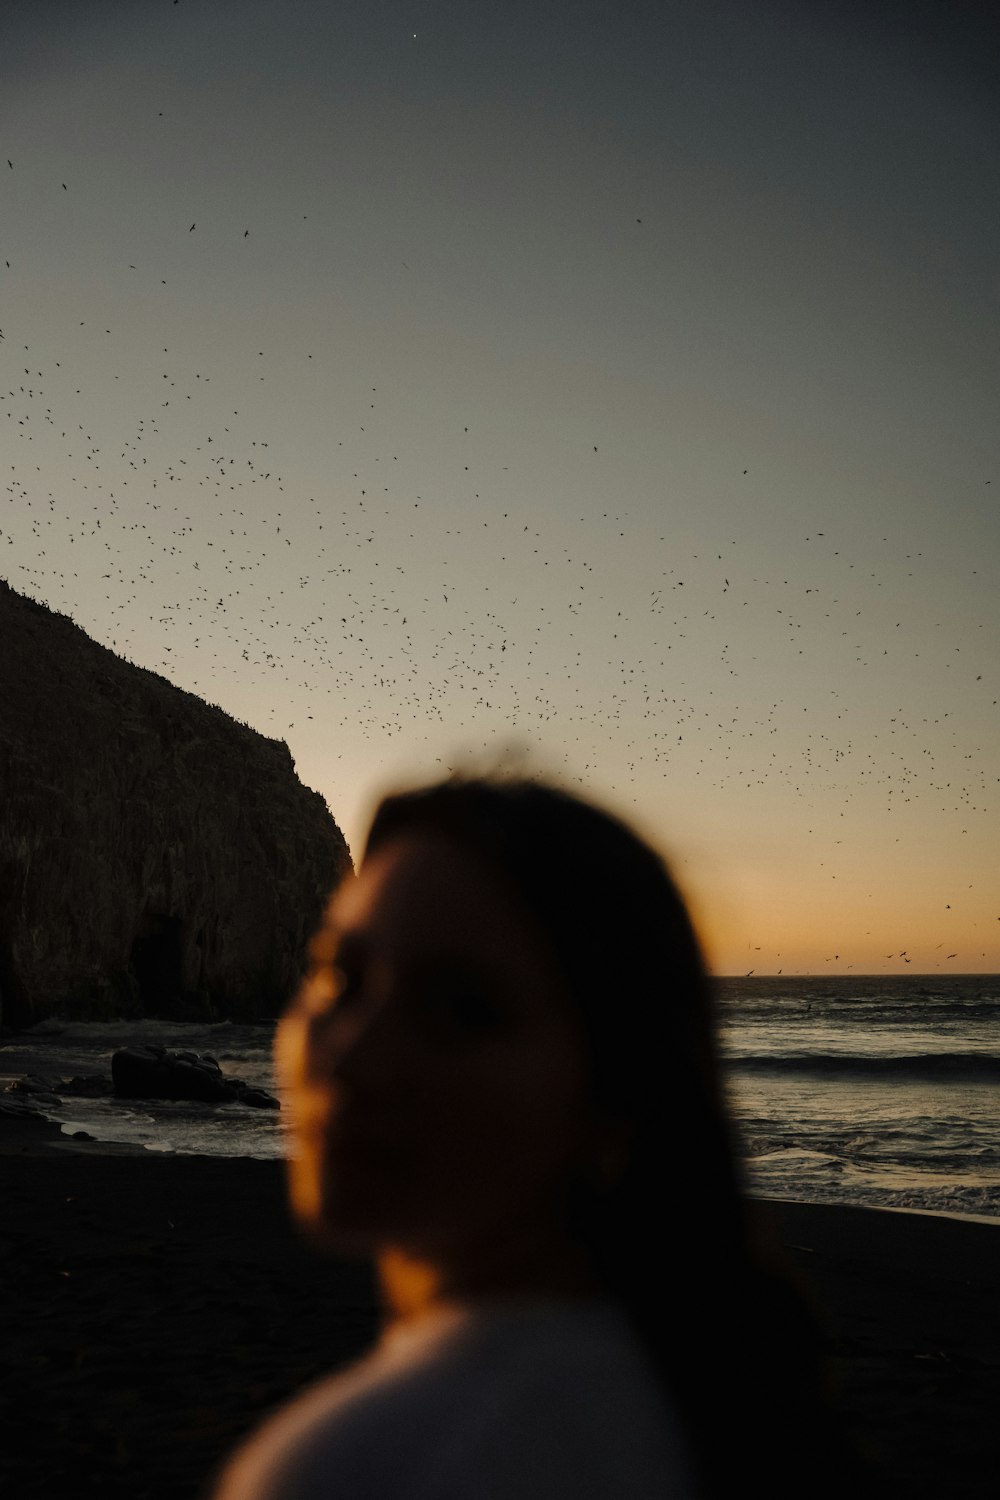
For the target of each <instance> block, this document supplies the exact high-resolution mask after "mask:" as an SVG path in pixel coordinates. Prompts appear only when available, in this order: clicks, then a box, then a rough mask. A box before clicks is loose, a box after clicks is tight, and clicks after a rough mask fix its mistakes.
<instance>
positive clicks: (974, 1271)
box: [0, 1119, 1000, 1500]
mask: <svg viewBox="0 0 1000 1500" xmlns="http://www.w3.org/2000/svg"><path fill="white" fill-rule="evenodd" d="M0 1178H2V1201H3V1203H4V1224H3V1228H2V1230H0V1253H2V1257H3V1276H4V1290H5V1296H4V1298H3V1329H2V1338H0V1359H2V1361H3V1381H2V1394H0V1401H2V1406H0V1413H2V1426H3V1430H4V1433H5V1438H4V1441H3V1443H2V1444H0V1489H2V1491H3V1492H4V1493H10V1494H12V1495H14V1494H16V1495H18V1496H19V1497H25V1500H27V1497H39V1500H41V1497H44V1500H62V1497H63V1496H67V1497H68V1496H70V1495H78V1494H81V1493H95V1494H100V1495H102V1496H103V1497H105V1500H117V1497H119V1496H120V1497H122V1500H124V1497H126V1496H127V1497H129V1500H159V1497H163V1500H166V1497H167V1496H170V1497H171V1500H182V1497H196V1496H198V1495H200V1494H204V1493H205V1490H206V1487H207V1486H208V1485H209V1484H210V1482H211V1477H212V1474H213V1473H214V1471H215V1469H216V1467H217V1465H218V1464H219V1462H220V1461H221V1460H222V1459H223V1458H224V1456H225V1455H226V1454H227V1452H228V1451H229V1450H230V1449H231V1448H232V1446H233V1445H234V1443H235V1442H236V1441H237V1440H238V1439H239V1437H240V1436H241V1435H242V1434H243V1433H244V1432H246V1431H247V1430H248V1429H249V1428H251V1427H252V1426H253V1425H254V1424H255V1423H256V1421H257V1420H258V1419H259V1417H260V1416H261V1415H262V1414H263V1413H264V1412H266V1411H268V1410H269V1409H270V1408H272V1407H273V1406H275V1405H276V1404H277V1403H279V1402H281V1401H282V1400H283V1399H284V1398H285V1397H286V1396H287V1395H289V1394H290V1393H291V1392H293V1391H295V1390H296V1389H298V1388H299V1387H300V1386H301V1385H302V1384H303V1383H305V1382H307V1381H309V1380H311V1379H313V1378H315V1377H316V1376H318V1375H320V1374H323V1373H325V1372H327V1371H329V1370H331V1369H333V1368H336V1367H337V1366H338V1365H341V1364H343V1363H344V1362H346V1361H348V1360H350V1359H351V1358H352V1357H354V1356H355V1355H357V1354H358V1353H360V1352H361V1350H363V1349H364V1348H365V1346H366V1345H367V1344H368V1343H369V1342H370V1341H371V1339H372V1337H373V1335H374V1331H375V1326H376V1313H375V1308H374V1301H373V1296H372V1288H371V1283H370V1279H369V1277H368V1275H367V1273H366V1272H365V1271H364V1270H363V1269H360V1268H358V1267H354V1266H350V1265H344V1264H341V1263H338V1262H334V1261H329V1260H324V1259H321V1258H320V1257H318V1256H316V1255H315V1254H314V1253H313V1252H311V1251H310V1250H309V1249H308V1248H307V1247H305V1246H304V1245H303V1244H302V1243H301V1242H300V1240H299V1238H298V1237H297V1235H296V1233H295V1231H294V1229H293V1228H292V1226H291V1224H290V1223H289V1219H288V1214H287V1210H286V1205H285V1195H284V1181H283V1174H282V1169H281V1167H280V1165H279V1164H278V1163H276V1162H262V1161H253V1160H233V1159H228V1160H210V1159H205V1158H196V1157H176V1156H169V1155H163V1156H157V1155H154V1154H152V1153H148V1152H140V1153H138V1154H137V1153H136V1152H134V1151H133V1150H131V1149H128V1148H121V1149H119V1150H117V1151H115V1150H113V1149H112V1148H108V1147H106V1146H100V1147H98V1146H97V1145H96V1144H94V1145H92V1144H90V1143H87V1142H76V1141H68V1140H67V1138H66V1137H60V1136H59V1134H58V1131H57V1129H56V1127H50V1126H46V1125H43V1124H38V1123H32V1122H20V1121H15V1120H9V1119H5V1120H0ZM761 1212H762V1213H763V1214H765V1215H766V1216H767V1217H769V1218H770V1219H771V1221H772V1222H773V1225H774V1229H775V1233H776V1235H777V1237H778V1238H779V1239H780V1241H781V1242H782V1243H783V1245H784V1246H785V1247H786V1250H787V1254H788V1258H789V1260H790V1261H791V1262H792V1263H793V1265H794V1266H795V1267H796V1269H797V1271H798V1273H799V1275H800V1277H801V1280H802V1282H803V1285H804V1287H805V1289H806V1292H807V1295H808V1296H809V1297H810V1299H811V1300H812V1301H813V1302H814V1304H815V1306H816V1307H817V1310H818V1311H819V1314H820V1317H821V1320H822V1322H823V1324H824V1326H825V1330H826V1342H827V1348H828V1357H829V1362H830V1368H831V1374H832V1376H833V1378H834V1381H835V1384H836V1387H837V1389H838V1391H839V1396H838V1401H839V1406H840V1411H841V1414H842V1419H843V1422H844V1424H845V1425H846V1426H847V1427H848V1428H849V1429H850V1430H851V1431H852V1432H853V1434H854V1437H855V1440H856V1441H857V1443H858V1444H859V1445H860V1447H861V1449H862V1451H863V1452H864V1453H865V1454H866V1455H867V1456H868V1457H869V1459H870V1461H871V1463H872V1465H873V1467H874V1470H875V1472H876V1474H877V1476H878V1478H877V1487H878V1490H879V1491H880V1492H881V1493H882V1494H898V1495H905V1496H907V1497H913V1500H915V1497H924V1496H926V1497H930V1496H935V1497H937V1496H942V1495H947V1496H949V1500H958V1497H963V1496H966V1497H972V1496H981V1495H983V1494H986V1493H989V1492H990V1490H991V1488H992V1487H993V1485H994V1483H995V1478H994V1475H995V1451H994V1448H995V1445H994V1441H993V1426H994V1422H995V1413H996V1411H997V1409H998V1405H1000V1323H998V1317H997V1314H998V1305H997V1303H998V1298H997V1287H998V1282H1000V1271H998V1254H997V1252H998V1250H1000V1238H998V1236H1000V1226H998V1225H992V1224H980V1223H972V1222H967V1221H959V1220H954V1219H947V1218H941V1217H932V1216H929V1215H914V1214H896V1213H891V1212H884V1211H877V1210H870V1209H854V1208H840V1207H828V1206H822V1205H813V1204H799V1203H795V1204H793V1203H782V1204H778V1203H769V1204H763V1205H761ZM775 1441H776V1442H780V1441H781V1426H780V1414H776V1423H775ZM803 1493H808V1480H807V1479H806V1478H804V1484H803Z"/></svg>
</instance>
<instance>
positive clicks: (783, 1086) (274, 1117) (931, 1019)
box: [0, 974, 1000, 1219]
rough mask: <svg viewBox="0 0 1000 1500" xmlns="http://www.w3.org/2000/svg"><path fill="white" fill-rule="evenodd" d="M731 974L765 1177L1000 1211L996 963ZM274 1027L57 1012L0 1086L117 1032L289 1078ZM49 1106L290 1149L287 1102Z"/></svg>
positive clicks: (756, 1169)
mask: <svg viewBox="0 0 1000 1500" xmlns="http://www.w3.org/2000/svg"><path fill="white" fill-rule="evenodd" d="M719 991H720V1040H721V1044H722V1052H723V1057H724V1059H725V1073H726V1086H727V1092H728V1097H729V1101H730V1107H731V1110H732V1113H733V1116H734V1119H735V1122H736V1127H737V1131H738V1135H739V1140H740V1144H741V1149H742V1155H743V1159H744V1163H745V1169H746V1177H747V1182H748V1186H749V1188H750V1191H751V1192H753V1193H755V1194H759V1195H761V1196H765V1197H775V1198H793V1199H804V1200H807V1201H812V1202H824V1203H854V1204H868V1205H872V1206H878V1207H887V1208H903V1209H923V1210H930V1211H937V1212H943V1213H950V1214H955V1213H960V1214H975V1215H985V1216H986V1217H990V1218H997V1219H1000V1086H998V1085H1000V976H996V975H982V974H976V975H966V976H962V975H958V976H953V975H949V976H947V977H941V976H937V975H935V976H926V975H925V976H921V975H904V976H887V977H869V978H866V977H863V976H859V977H857V978H852V979H844V978H842V977H838V978H832V977H826V976H822V977H806V978H802V977H778V978H772V977H765V976H761V977H757V976H751V977H749V978H746V979H723V980H720V981H719ZM272 1037H273V1027H270V1026H248V1025H244V1024H241V1023H236V1022H228V1021H223V1022H218V1023H216V1024H213V1025H204V1024H187V1023H182V1022H169V1021H145V1022H138V1023H137V1022H124V1021H121V1022H116V1021H107V1022H92V1023H83V1022H59V1021H49V1022H46V1023H43V1025H42V1026H40V1027H37V1028H35V1029H34V1030H33V1031H31V1032H28V1033H22V1034H21V1035H19V1036H16V1037H9V1038H7V1039H5V1041H4V1042H3V1043H2V1044H0V1088H2V1087H5V1086H6V1085H7V1084H8V1083H9V1082H11V1081H13V1080H14V1079H18V1078H21V1077H23V1076H25V1075H28V1074H36V1075H43V1076H47V1077H60V1078H69V1077H72V1076H73V1075H86V1074H95V1073H99V1074H107V1075H110V1057H111V1053H112V1052H113V1051H114V1049H115V1048H116V1047H120V1046H124V1045H126V1044H133V1045H134V1044H142V1043H148V1042H156V1043H159V1044H160V1045H163V1046H167V1047H170V1048H172V1049H180V1048H188V1049H191V1050H192V1051H195V1052H209V1053H211V1054H212V1055H213V1056H214V1057H216V1058H217V1059H218V1061H219V1063H220V1064H221V1066H222V1069H223V1072H224V1073H227V1074H232V1075H233V1076H235V1077H239V1078H243V1079H245V1080H246V1081H247V1082H248V1083H252V1084H255V1085H257V1086H258V1087H261V1088H264V1089H267V1090H268V1091H269V1092H271V1093H278V1092H279V1090H278V1087H277V1083H276V1080H275V1077H274V1071H273V1066H272V1061H271V1042H272ZM48 1113H49V1114H50V1115H51V1116H52V1117H53V1118H56V1119H58V1120H59V1121H60V1123H61V1125H62V1128H63V1130H64V1131H65V1132H66V1133H67V1134H72V1133H73V1132H74V1131H77V1130H84V1131H86V1132H87V1133H88V1134H89V1135H91V1136H93V1137H94V1138H95V1139H97V1140H101V1141H112V1142H130V1143H134V1144H137V1145H141V1146H144V1147H145V1148H146V1149H147V1150H150V1151H172V1152H178V1153H182V1154H189V1155H206V1156H254V1157H275V1156H279V1155H281V1153H282V1150H283V1132H284V1128H285V1122H287V1118H288V1112H287V1109H283V1110H282V1111H281V1114H280V1115H279V1114H277V1113H276V1112H274V1111H271V1110H256V1109H250V1108H247V1107H246V1106H243V1105H238V1104H227V1105H199V1104H187V1103H167V1102H163V1103H154V1102H147V1101H131V1100H129V1101H126V1100H116V1099H111V1098H99V1099H74V1098H66V1099H65V1100H64V1101H63V1104H62V1106H60V1107H59V1108H56V1107H52V1108H50V1109H49V1110H48ZM687 1149H697V1143H696V1142H693V1141H692V1142H690V1143H689V1144H688V1146H687ZM664 1187H665V1190H668V1189H669V1182H665V1184H664Z"/></svg>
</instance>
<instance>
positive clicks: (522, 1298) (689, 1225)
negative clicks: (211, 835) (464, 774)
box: [218, 781, 832, 1500]
mask: <svg viewBox="0 0 1000 1500" xmlns="http://www.w3.org/2000/svg"><path fill="white" fill-rule="evenodd" d="M312 952H313V960H314V962H313V967H312V970H311V972H310V974H309V976H308V977H307V979H306V981H305V983H304V985H303V988H302V990H301V993H300V995H299V996H298V998H297V1000H296V1002H295V1003H294V1005H293V1006H292V1008H291V1010H290V1011H289V1014H288V1015H287V1017H286V1018H285V1020H284V1021H283V1023H282V1025H281V1028H280V1031H279V1037H278V1049H277V1050H278V1061H279V1067H280V1070H281V1073H282V1075H283V1078H284V1081H285V1084H286V1086H287V1087H288V1088H289V1090H290V1091H291V1094H292V1098H293V1111H294V1130H295V1136H296V1151H295V1155H294V1156H293V1159H292V1161H291V1163H290V1183H291V1195H292V1202H293V1206H294V1209H295V1212H296V1215H297V1217H298V1219H299V1220H300V1222H301V1223H302V1225H303V1226H304V1227H305V1228H306V1229H307V1230H308V1231H309V1232H310V1233H311V1234H312V1235H313V1236H315V1237H317V1238H318V1239H319V1240H321V1241H322V1242H323V1243H325V1244H326V1245H328V1246H330V1247H331V1248H333V1249H336V1250H338V1251H340V1252H345V1251H346V1252H351V1253H359V1254H363V1255H369V1254H371V1255H374V1257H375V1261H376V1266H377V1270H378V1274H379V1279H380V1283H381V1287H382V1293H383V1298H384V1303H385V1308H386V1330H385V1333H384V1335H383V1337H382V1339H381V1340H380V1342H379V1344H378V1346H377V1347H376V1349H375V1351H374V1352H373V1354H372V1355H370V1356H369V1357H368V1358H367V1359H365V1360H363V1361H362V1362H361V1363H360V1364H358V1365H355V1366H354V1367H353V1368H352V1369H350V1370H348V1371H347V1372H346V1373H341V1374H339V1375H337V1376H335V1377H333V1378H332V1379H330V1380H328V1381H326V1382H323V1383H321V1384H320V1385H319V1386H317V1387H315V1388H313V1389H312V1390H311V1391H309V1392H307V1393H306V1394H305V1395H304V1396H302V1397H300V1398H299V1399H298V1400H297V1401H295V1402H293V1403H292V1404H291V1405H290V1406H289V1407H288V1408H286V1409H285V1410H284V1411H283V1412H281V1413H279V1415H278V1416H277V1417H276V1418H275V1419H273V1420H272V1422H271V1423H269V1424H267V1425H266V1426H265V1427H264V1428H263V1429H262V1431H261V1432H260V1433H259V1434H258V1435H257V1436H256V1437H255V1438H253V1439H252V1440H251V1441H250V1442H249V1443H248V1444H247V1445H246V1446H245V1447H244V1449H243V1450H242V1451H241V1452H240V1453H239V1454H238V1455H237V1457H236V1459H235V1460H234V1461H233V1462H232V1463H231V1465H230V1466H229V1468H228V1470H227V1471H226V1473H225V1475H224V1476H223V1480H222V1483H221V1487H220V1489H219V1491H218V1500H237V1497H238V1500H278V1497H279V1496H280V1497H282V1500H306V1497H309V1500H312V1497H317V1500H318V1497H320V1496H323V1497H328V1500H347V1497H351V1500H354V1497H362V1496H371V1497H386V1500H396V1497H402V1496H413V1497H417V1496H419V1497H422V1500H462V1497H469V1500H471V1497H484V1500H494V1497H495V1500H508V1497H509V1500H514V1497H517V1500H533V1497H536V1496H537V1497H539V1500H541V1497H545V1500H561V1497H570V1496H573V1497H593V1500H622V1497H629V1500H646V1497H648V1500H654V1497H663V1496H675V1497H681V1496H685V1497H687V1496H695V1495H708V1494H711V1495H728V1494H732V1493H735V1492H736V1489H737V1487H739V1488H741V1489H742V1488H743V1487H744V1486H745V1485H746V1484H747V1483H750V1484H751V1485H752V1484H753V1481H754V1480H757V1481H758V1482H760V1483H762V1484H764V1486H765V1492H766V1493H768V1494H769V1495H775V1494H784V1493H788V1494H791V1493H802V1492H803V1491H802V1489H801V1486H802V1482H803V1473H802V1467H801V1466H802V1464H803V1463H807V1464H808V1467H809V1470H810V1471H811V1472H810V1474H809V1479H808V1483H807V1488H808V1492H809V1493H810V1494H817V1493H822V1492H824V1491H823V1486H822V1485H821V1484H819V1483H818V1481H817V1475H816V1472H815V1466H816V1463H817V1461H819V1462H820V1464H821V1466H822V1465H824V1464H826V1461H827V1460H826V1456H824V1457H823V1458H822V1459H819V1456H818V1455H817V1454H816V1453H815V1451H814V1445H815V1443H816V1441H817V1440H818V1437H819V1434H820V1426H819V1424H818V1421H817V1419H816V1415H815V1414H816V1412H817V1411H818V1410H819V1406H818V1403H817V1402H816V1401H815V1397H814V1390H815V1383H814V1365H813V1360H812V1354H811V1351H810V1349H809V1346H808V1339H807V1338H805V1339H804V1338H803V1337H801V1336H800V1335H799V1334H798V1332H797V1329H798V1328H799V1327H800V1320H799V1319H798V1316H797V1312H796V1310H795V1307H794V1304H793V1301H792V1299H791V1298H790V1297H789V1296H788V1295H787V1294H786V1293H785V1292H784V1291H783V1290H782V1289H781V1284H780V1283H779V1282H778V1281H776V1280H775V1279H773V1278H771V1277H770V1276H768V1275H767V1274H765V1273H764V1272H763V1271H762V1270H761V1269H760V1267H759V1266H758V1264H757V1261H756V1259H755V1256H754V1254H753V1253H752V1250H751V1247H750V1243H749V1236H748V1231H747V1224H746V1216H745V1210H744V1203H743V1200H742V1198H741V1196H740V1193H739V1191H738V1185H737V1176H736V1171H735V1166H734V1157H733V1151H732V1145H731V1141H730V1135H729V1129H728V1123H727V1119H726V1116H725V1113H724V1110H723V1106H722V1102H721V1097H720V1090H719V1082H718V1076H717V1069H716V1063H715V1052H714V1040H713V1031H712V1023H711V1011H710V997H709V987H708V981H707V978H706V973H705V969H704V965H703V962H702V959H701V956H700V953H699V949H698V945H697V942H696V939H695V936H694V933H693V931H692V928H691V924H690V921H689V919H688V915H687V912H686V910H685V908H684V905H683V902H682V901H681V898H680V896H679V895H678V893H677V891H676V889H675V887H674V885H673V883H672V881H671V879H670V877H669V875H668V874H667V872H666V870H665V869H664V867H663V865H662V863H661V861H660V860H659V858H658V857H657V856H656V855H655V854H654V853H653V852H652V850H651V849H649V848H648V847H647V846H646V845H645V844H644V843H642V842H641V841H640V840H639V839H638V838H637V837H636V836H635V835H634V834H633V833H631V832H630V831H629V830H628V829H626V828H625V827H624V826H623V825H622V824H621V823H619V822H618V821H616V820H615V819H614V818H612V817H609V816H607V815H606V814H604V813H602V812H599V811H597V810H596V809H594V808H592V807H590V806H588V805H587V804H586V803H583V802H581V801H578V800H576V799H574V798H572V797H569V796H567V795H566V794H564V793H562V792H559V791H555V790H553V789H551V788H547V787H544V786H541V785H539V784H537V783H534V782H502V781H501V782H495V783H494V782H489V781H448V782H445V783H443V784H441V785H438V786H432V787H430V788H427V789H424V790H421V791H416V792H411V793H408V794H404V795H401V796H395V797H390V798H388V799H387V800H386V801H385V802H383V803H382V805H381V807H380V808H379V810H378V812H377V814H376V816H375V820H374V823H373V826H372V829H371V832H370V835H369V839H368V846H367V849H366V851H365V856H364V860H363V862H362V866H361V870H360V874H359V876H358V878H357V879H356V880H353V881H351V882H349V883H348V884H346V885H344V886H342V887H341V888H340V889H339V890H338V892H337V893H336V894H335V896H334V898H333V900H332V902H331V904H330V908H329V910H328V913H327V917H326V921H325V925H324V927H323V928H322V930H321V932H320V933H319V935H318V937H317V938H316V939H315V940H314V944H313V950H312ZM776 1424H780V1432H779V1430H776ZM831 1488H832V1484H831Z"/></svg>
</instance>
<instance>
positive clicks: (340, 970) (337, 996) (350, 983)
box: [330, 964, 361, 1005]
mask: <svg viewBox="0 0 1000 1500" xmlns="http://www.w3.org/2000/svg"><path fill="white" fill-rule="evenodd" d="M330 974H331V977H332V980H333V995H332V1003H333V1004H334V1005H343V1004H344V1003H345V1002H346V1001H349V1000H353V999H354V998H355V997H356V996H357V994H358V993H359V991H360V989H361V981H360V978H359V976H358V975H357V974H356V973H355V972H354V971H353V970H352V969H346V968H344V967H343V966H342V965H341V964H331V966H330Z"/></svg>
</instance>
